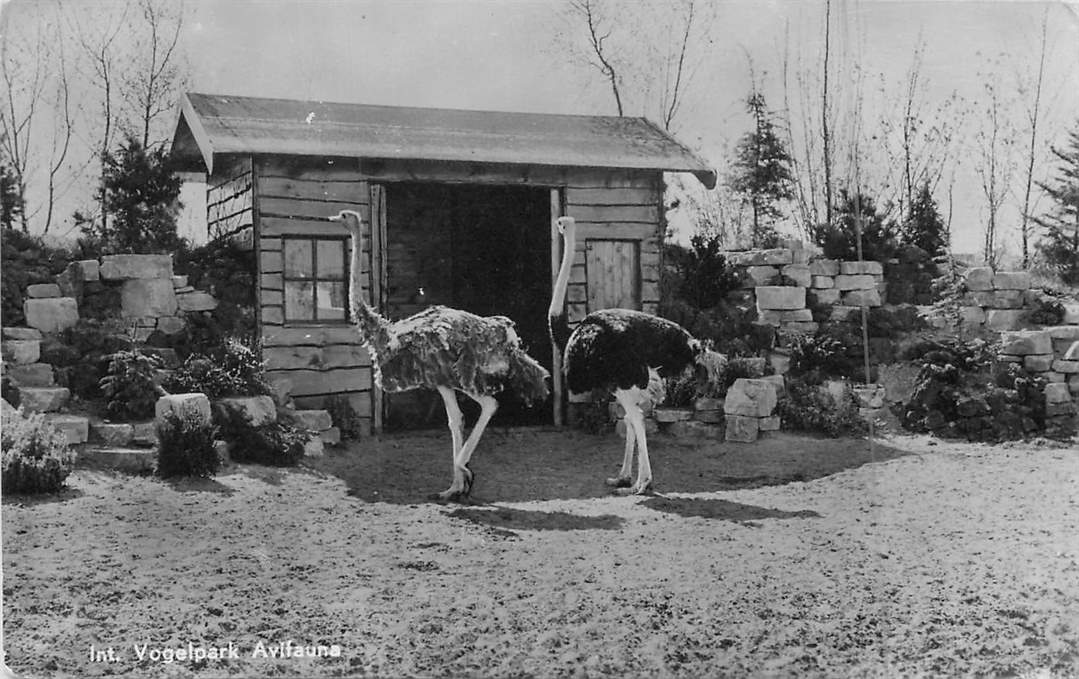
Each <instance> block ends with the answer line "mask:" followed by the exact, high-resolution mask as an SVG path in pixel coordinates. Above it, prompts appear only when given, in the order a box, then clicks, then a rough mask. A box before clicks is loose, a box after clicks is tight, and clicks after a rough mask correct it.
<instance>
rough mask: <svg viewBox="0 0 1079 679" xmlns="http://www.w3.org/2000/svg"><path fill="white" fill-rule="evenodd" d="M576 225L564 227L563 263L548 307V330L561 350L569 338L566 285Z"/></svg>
mask: <svg viewBox="0 0 1079 679" xmlns="http://www.w3.org/2000/svg"><path fill="white" fill-rule="evenodd" d="M576 230H577V228H576V225H575V224H573V223H572V222H571V223H568V224H566V226H565V228H564V229H563V234H562V235H563V244H562V265H561V267H559V269H558V277H557V278H556V279H555V282H554V290H553V291H552V293H551V306H550V308H548V309H547V323H548V326H549V327H548V330H549V331H550V333H551V340H552V341H553V342H554V343H555V346H556V347H558V349H559V351H561V350H562V349H564V348H565V346H566V340H568V339H569V321H568V319H567V318H566V287H567V286H568V285H569V272H570V269H571V268H572V267H573V257H574V249H575V248H576V240H577V234H576Z"/></svg>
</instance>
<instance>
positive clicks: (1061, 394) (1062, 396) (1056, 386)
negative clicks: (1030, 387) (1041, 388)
mask: <svg viewBox="0 0 1079 679" xmlns="http://www.w3.org/2000/svg"><path fill="white" fill-rule="evenodd" d="M1071 400H1072V397H1071V392H1069V391H1068V385H1067V384H1065V383H1063V382H1054V383H1052V384H1047V385H1045V403H1046V405H1051V404H1053V403H1071Z"/></svg>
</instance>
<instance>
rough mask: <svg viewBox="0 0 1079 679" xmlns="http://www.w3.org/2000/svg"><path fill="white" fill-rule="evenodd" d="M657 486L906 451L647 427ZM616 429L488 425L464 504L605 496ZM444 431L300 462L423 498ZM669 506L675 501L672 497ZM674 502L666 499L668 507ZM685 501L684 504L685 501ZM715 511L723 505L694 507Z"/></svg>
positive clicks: (365, 488)
mask: <svg viewBox="0 0 1079 679" xmlns="http://www.w3.org/2000/svg"><path fill="white" fill-rule="evenodd" d="M648 443H649V453H650V458H651V461H652V471H653V476H654V481H655V489H656V491H657V493H659V494H661V495H662V494H665V493H701V492H711V491H717V490H733V489H739V488H756V487H760V486H770V485H778V484H784V483H789V482H792V481H810V480H812V479H816V478H820V477H822V476H828V475H831V474H835V473H837V472H840V471H843V470H845V469H852V468H855V467H860V466H862V465H864V464H868V463H873V462H882V461H884V460H890V459H894V458H896V457H900V456H903V455H907V454H909V453H906V452H904V451H901V450H898V449H896V448H892V447H890V446H888V445H886V444H882V443H881V442H879V441H878V442H876V443H875V444H874V445H873V447H872V449H870V446H869V444H868V442H867V441H865V440H862V439H825V438H814V437H810V436H800V435H794V434H788V433H782V432H781V433H777V434H774V435H770V436H769V437H768V438H763V439H761V440H759V441H757V442H756V443H751V444H744V443H725V442H721V441H700V440H698V441H692V442H686V441H683V440H676V439H673V438H671V437H669V436H665V435H662V434H656V435H653V436H650V437H649V441H648ZM622 451H623V442H622V439H621V438H619V437H618V436H616V435H614V434H609V435H592V434H585V433H581V432H578V431H573V430H568V429H567V430H562V429H555V428H553V427H534V428H520V429H501V430H500V429H494V430H489V431H488V432H487V433H486V434H485V435H484V438H483V440H482V441H481V442H480V445H479V449H478V450H477V451H476V453H475V454H474V455H473V456H472V461H471V464H470V467H471V469H472V470H473V471H474V472H475V474H476V479H475V485H474V487H473V491H472V500H473V502H472V504H475V505H482V504H491V503H497V502H526V501H534V500H557V499H574V498H590V497H605V496H608V495H610V489H609V488H607V487H606V486H605V485H604V482H603V481H604V479H605V478H607V477H609V476H614V475H615V474H616V472H617V471H618V467H619V466H620V464H621V461H622ZM450 457H451V450H450V437H449V434H448V432H443V431H431V432H422V433H411V434H407V435H405V434H399V435H387V436H382V437H372V438H370V439H366V440H364V441H360V442H354V443H351V444H350V445H349V446H348V447H347V448H336V449H328V450H327V454H326V456H325V457H323V458H321V459H316V460H311V461H309V462H305V463H304V466H305V467H308V468H310V469H311V470H312V471H315V472H316V473H323V474H327V475H331V476H335V477H337V478H340V479H342V480H343V481H344V482H345V483H346V485H347V487H348V494H349V495H350V496H352V497H355V498H358V499H360V500H363V501H365V502H390V503H399V504H416V503H427V502H431V495H432V494H433V493H436V492H438V491H440V490H444V489H445V488H447V487H448V486H449V484H450V480H451V462H450ZM671 507H672V508H673V505H672V506H671ZM672 511H673V509H672ZM686 511H691V510H690V509H687V510H686ZM701 511H705V512H708V511H712V512H713V513H717V514H722V513H723V512H724V509H723V508H718V509H715V510H707V509H702V510H701Z"/></svg>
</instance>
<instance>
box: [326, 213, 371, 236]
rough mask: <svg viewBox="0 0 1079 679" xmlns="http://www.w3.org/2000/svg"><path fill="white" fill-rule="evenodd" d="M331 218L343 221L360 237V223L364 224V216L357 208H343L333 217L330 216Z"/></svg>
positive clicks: (350, 231)
mask: <svg viewBox="0 0 1079 679" xmlns="http://www.w3.org/2000/svg"><path fill="white" fill-rule="evenodd" d="M329 220H330V221H331V222H341V223H342V224H343V225H344V227H345V228H346V229H348V232H349V233H350V234H352V235H353V236H357V237H358V236H359V235H360V225H361V224H363V217H361V216H360V213H359V212H356V211H355V210H341V211H340V212H339V213H337V214H336V215H334V216H333V217H330V218H329Z"/></svg>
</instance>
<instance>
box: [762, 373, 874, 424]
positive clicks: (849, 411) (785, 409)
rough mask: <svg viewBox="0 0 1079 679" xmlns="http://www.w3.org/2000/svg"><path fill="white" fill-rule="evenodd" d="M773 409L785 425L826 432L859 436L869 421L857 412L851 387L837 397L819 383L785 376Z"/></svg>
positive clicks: (856, 403) (856, 404)
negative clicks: (782, 390) (783, 391)
mask: <svg viewBox="0 0 1079 679" xmlns="http://www.w3.org/2000/svg"><path fill="white" fill-rule="evenodd" d="M776 413H777V414H778V415H779V418H780V422H781V424H782V426H783V428H784V429H789V430H793V431H805V432H813V433H818V434H827V435H828V436H831V437H832V438H838V437H840V436H844V435H856V436H861V435H863V434H865V433H866V431H868V425H867V424H866V422H865V420H863V419H862V417H861V415H859V413H858V402H857V400H856V398H855V396H854V392H853V390H851V389H849V388H848V389H846V390H844V393H843V397H842V399H841V400H840V401H839V402H837V401H836V399H835V398H834V397H833V396H832V395H831V394H830V393H829V392H827V391H825V390H824V389H822V388H821V387H820V386H818V385H815V384H811V383H809V382H806V381H805V380H799V379H788V380H787V393H786V395H785V396H784V397H783V398H781V399H779V402H778V403H777V404H776Z"/></svg>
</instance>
